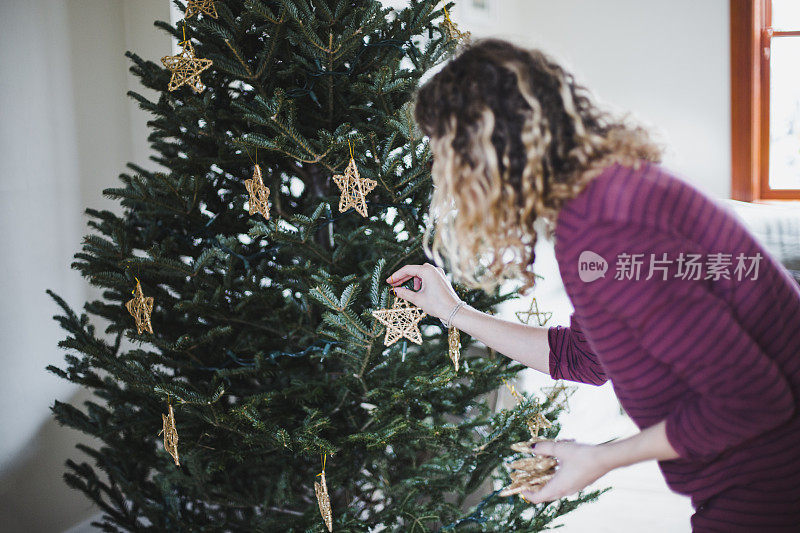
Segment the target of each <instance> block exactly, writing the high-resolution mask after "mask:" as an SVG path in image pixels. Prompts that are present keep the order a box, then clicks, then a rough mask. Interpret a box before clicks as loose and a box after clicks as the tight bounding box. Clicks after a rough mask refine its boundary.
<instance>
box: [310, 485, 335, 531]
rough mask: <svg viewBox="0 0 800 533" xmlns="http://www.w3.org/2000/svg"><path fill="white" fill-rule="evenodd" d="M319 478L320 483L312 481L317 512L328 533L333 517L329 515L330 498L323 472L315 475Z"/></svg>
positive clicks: (331, 527)
mask: <svg viewBox="0 0 800 533" xmlns="http://www.w3.org/2000/svg"><path fill="white" fill-rule="evenodd" d="M317 475H318V476H321V478H322V482H321V483H320V482H317V481H314V492H315V493H316V494H317V503H318V504H319V512H320V514H321V515H322V519H323V520H324V521H325V526H326V527H327V528H328V531H333V516H332V515H331V497H330V495H329V494H328V484H327V483H326V482H325V470H323V471H322V472H321V473H319V474H317Z"/></svg>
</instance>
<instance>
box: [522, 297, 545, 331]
mask: <svg viewBox="0 0 800 533" xmlns="http://www.w3.org/2000/svg"><path fill="white" fill-rule="evenodd" d="M514 314H515V315H516V316H517V320H519V321H520V322H523V323H525V324H529V323H530V321H531V317H532V316H535V317H536V322H537V323H538V324H539V325H540V326H544V325H545V324H547V321H548V320H550V318H552V316H553V313H552V312H550V311H539V304H538V303H536V298H534V299H533V300H531V306H530V308H529V309H528V310H527V311H517V312H516V313H514ZM523 316H524V317H525V318H522V317H523ZM543 317H544V318H543Z"/></svg>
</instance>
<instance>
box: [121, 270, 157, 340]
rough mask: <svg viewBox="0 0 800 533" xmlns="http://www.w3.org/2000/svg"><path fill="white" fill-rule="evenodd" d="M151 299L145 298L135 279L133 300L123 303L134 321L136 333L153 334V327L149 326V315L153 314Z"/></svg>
mask: <svg viewBox="0 0 800 533" xmlns="http://www.w3.org/2000/svg"><path fill="white" fill-rule="evenodd" d="M153 301H154V300H153V297H152V296H148V297H147V298H145V296H144V293H143V292H142V286H141V285H140V284H139V278H136V289H135V290H134V291H133V298H131V299H130V300H128V301H127V302H125V307H126V308H127V309H128V312H129V313H130V314H131V316H133V318H134V319H136V333H138V334H141V333H142V331H147V332H148V333H153V326H152V325H151V324H150V313H152V312H153Z"/></svg>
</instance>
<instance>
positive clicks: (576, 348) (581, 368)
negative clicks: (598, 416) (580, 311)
mask: <svg viewBox="0 0 800 533" xmlns="http://www.w3.org/2000/svg"><path fill="white" fill-rule="evenodd" d="M569 321H570V325H569V327H564V326H553V327H551V328H550V329H548V331H547V342H548V344H549V345H550V376H551V377H552V378H553V379H565V380H567V381H576V382H578V383H589V384H592V385H602V384H603V383H605V382H606V381H608V378H607V377H606V374H605V371H604V370H603V367H602V366H601V365H600V362H599V360H598V358H597V356H596V355H595V354H594V352H592V349H591V348H590V347H589V344H588V343H587V342H586V338H585V337H584V335H583V331H581V327H580V325H579V323H578V320H577V318H576V317H575V314H574V313H573V314H572V316H570V319H569Z"/></svg>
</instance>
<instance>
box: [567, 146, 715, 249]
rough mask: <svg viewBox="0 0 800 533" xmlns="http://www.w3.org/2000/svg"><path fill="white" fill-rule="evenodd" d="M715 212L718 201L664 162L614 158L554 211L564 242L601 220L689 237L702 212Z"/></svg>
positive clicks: (601, 221)
mask: <svg viewBox="0 0 800 533" xmlns="http://www.w3.org/2000/svg"><path fill="white" fill-rule="evenodd" d="M718 211H722V207H721V206H719V204H717V203H716V202H715V201H714V200H713V199H711V198H710V197H708V196H706V195H705V194H704V193H703V192H702V191H700V190H699V189H698V188H696V187H695V186H694V185H692V184H691V183H689V181H688V180H687V179H686V178H685V177H684V176H682V175H681V174H679V173H677V172H675V171H673V170H672V169H670V168H668V167H666V166H664V165H663V164H660V163H655V162H652V161H645V160H640V161H639V165H637V166H635V167H634V166H627V165H621V164H619V163H614V164H613V165H610V166H609V167H607V168H606V169H604V170H603V172H601V173H600V174H599V175H598V176H596V177H595V178H594V179H592V181H591V182H589V184H588V185H587V186H586V187H585V188H584V190H583V191H581V193H579V195H578V196H576V197H575V198H572V199H570V200H569V201H567V202H566V203H565V205H564V206H563V207H562V209H561V210H560V212H559V215H558V222H557V225H556V239H557V240H559V239H560V240H561V241H562V242H564V241H566V240H569V238H570V236H573V235H577V234H580V233H584V234H585V233H586V232H588V231H591V228H593V227H597V226H601V225H616V226H621V227H627V228H641V229H642V230H647V231H656V232H667V233H670V234H672V235H673V236H678V235H686V236H689V235H691V234H692V232H693V230H694V229H696V227H697V226H696V225H697V224H698V223H700V222H702V221H701V220H700V219H701V218H702V217H703V216H704V215H705V216H709V215H712V214H714V213H716V212H718Z"/></svg>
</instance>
